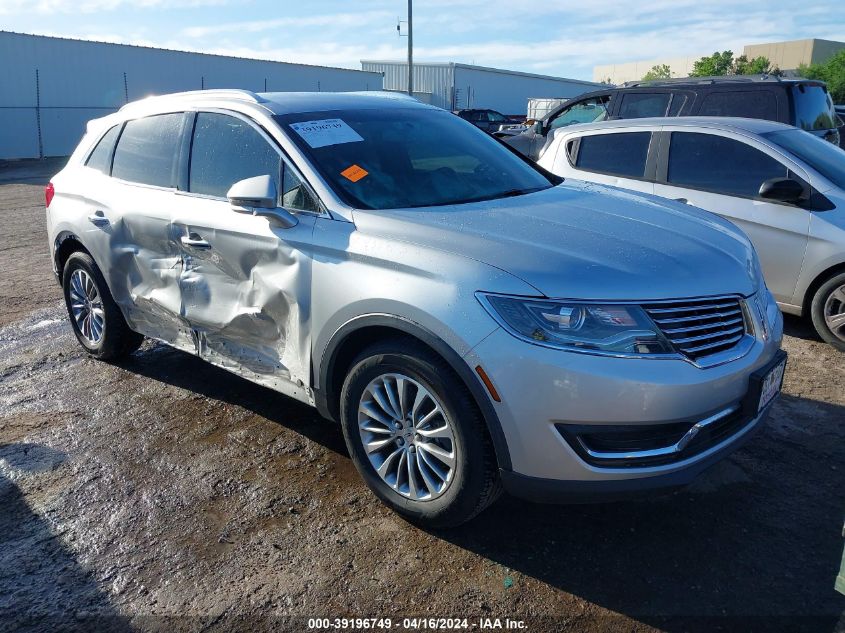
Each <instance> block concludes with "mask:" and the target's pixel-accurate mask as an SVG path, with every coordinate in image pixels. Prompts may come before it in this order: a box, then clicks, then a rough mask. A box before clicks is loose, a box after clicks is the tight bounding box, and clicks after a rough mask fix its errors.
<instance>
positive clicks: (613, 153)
mask: <svg viewBox="0 0 845 633" xmlns="http://www.w3.org/2000/svg"><path fill="white" fill-rule="evenodd" d="M650 142H651V132H618V133H616V134H593V135H590V136H582V137H581V138H580V141H579V143H578V145H579V147H578V157H577V158H576V160H575V166H576V167H577V168H578V169H582V170H584V171H593V172H598V173H602V174H611V175H614V176H621V177H623V178H643V177H644V176H645V165H646V158H647V157H648V145H649V143H650Z"/></svg>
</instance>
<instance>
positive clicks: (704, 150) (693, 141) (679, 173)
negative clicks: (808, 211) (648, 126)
mask: <svg viewBox="0 0 845 633" xmlns="http://www.w3.org/2000/svg"><path fill="white" fill-rule="evenodd" d="M787 175H788V170H787V168H786V166H785V165H783V164H782V163H781V162H780V161H778V160H775V159H774V158H772V157H771V156H769V155H768V154H765V153H763V152H761V151H760V150H758V149H756V148H754V147H751V146H750V145H746V144H745V143H743V142H741V141H737V140H735V139H732V138H727V137H724V136H716V135H714V134H703V133H700V132H672V138H671V144H670V148H669V165H668V173H667V178H666V180H667V182H668V183H669V184H670V185H674V186H676V187H689V188H690V189H701V190H703V191H710V192H712V193H719V194H723V195H726V196H737V197H741V198H757V197H758V194H759V191H760V185H762V184H763V182H765V181H766V180H769V179H770V178H786V177H787Z"/></svg>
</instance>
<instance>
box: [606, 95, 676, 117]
mask: <svg viewBox="0 0 845 633" xmlns="http://www.w3.org/2000/svg"><path fill="white" fill-rule="evenodd" d="M671 97H672V94H671V93H669V92H626V93H624V94H623V95H622V103H621V104H620V105H619V117H620V118H622V119H643V118H645V117H651V116H665V115H666V110H667V108H668V107H669V100H670V99H671Z"/></svg>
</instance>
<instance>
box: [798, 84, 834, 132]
mask: <svg viewBox="0 0 845 633" xmlns="http://www.w3.org/2000/svg"><path fill="white" fill-rule="evenodd" d="M792 100H793V103H794V106H795V124H794V125H795V127H798V128H801V129H802V130H811V131H812V130H830V129H833V128H835V127H836V113H835V111H834V109H833V101H832V100H831V98H830V94H828V92H827V90H825V89H824V88H823V87H822V86H816V85H808V84H798V85H796V86H793V88H792Z"/></svg>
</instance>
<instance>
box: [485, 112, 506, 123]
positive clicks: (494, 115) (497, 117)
mask: <svg viewBox="0 0 845 633" xmlns="http://www.w3.org/2000/svg"><path fill="white" fill-rule="evenodd" d="M487 116H488V118H489V119H490V120H491V121H492V122H493V123H501V122H503V121H504V120H505V117H504V116H502V115H501V114H499V113H498V112H493V111H490V112H488V113H487Z"/></svg>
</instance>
